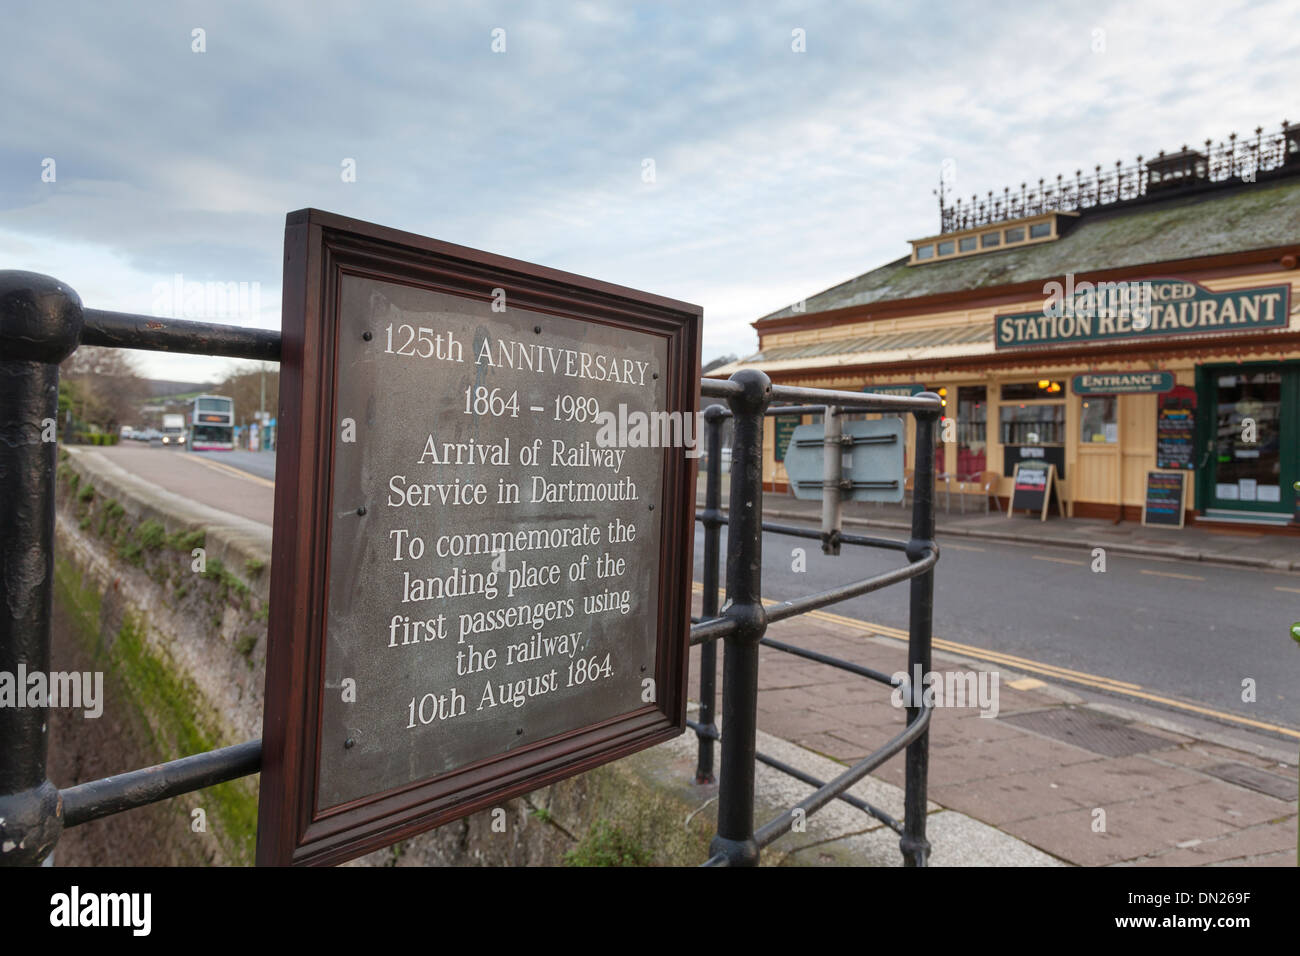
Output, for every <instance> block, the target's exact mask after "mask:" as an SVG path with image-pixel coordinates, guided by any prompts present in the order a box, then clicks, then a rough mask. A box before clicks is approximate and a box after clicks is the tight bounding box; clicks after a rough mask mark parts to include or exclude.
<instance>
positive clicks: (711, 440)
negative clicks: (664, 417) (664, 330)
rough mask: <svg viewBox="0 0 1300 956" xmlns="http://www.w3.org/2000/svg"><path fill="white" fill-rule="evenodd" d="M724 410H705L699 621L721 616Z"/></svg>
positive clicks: (706, 770) (703, 738)
mask: <svg viewBox="0 0 1300 956" xmlns="http://www.w3.org/2000/svg"><path fill="white" fill-rule="evenodd" d="M724 412H725V409H724V408H723V407H722V406H721V405H710V406H709V407H708V408H706V409H705V410H704V428H705V433H704V453H705V456H706V464H705V467H706V471H707V477H706V478H705V485H704V513H703V514H702V515H701V516H700V519H701V522H702V523H703V525H704V597H703V598H702V600H701V603H700V620H703V621H707V620H708V619H709V618H711V617H717V616H718V542H719V539H720V537H721V530H722V421H723V418H724V417H725V416H724ZM717 688H718V642H717V641H706V642H705V643H704V644H703V645H702V646H701V647H700V721H699V722H700V724H701V726H703V727H704V732H703V733H699V734H697V736H698V737H699V742H700V746H699V759H698V760H697V762H696V765H695V782H696V783H713V779H714V778H713V741H714V738H715V737H717V734H718V725H717V723H716V722H715V717H714V703H715V701H716V699H717V696H718V689H717Z"/></svg>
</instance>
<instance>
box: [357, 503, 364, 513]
mask: <svg viewBox="0 0 1300 956" xmlns="http://www.w3.org/2000/svg"><path fill="white" fill-rule="evenodd" d="M365 513H366V506H365V505H362V506H361V507H360V508H358V509H357V514H359V515H363V514H365Z"/></svg>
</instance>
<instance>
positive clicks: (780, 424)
mask: <svg viewBox="0 0 1300 956" xmlns="http://www.w3.org/2000/svg"><path fill="white" fill-rule="evenodd" d="M801 421H803V419H802V418H801V417H800V416H798V415H778V416H776V419H775V420H774V421H773V425H772V427H773V429H774V430H775V433H776V437H775V439H774V440H773V442H772V455H773V457H774V460H776V461H785V453H786V450H787V449H788V448H789V447H790V439H791V438H793V437H794V430H795V429H796V428H798V427H799V423H800V422H801Z"/></svg>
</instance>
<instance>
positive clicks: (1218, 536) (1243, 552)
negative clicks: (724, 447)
mask: <svg viewBox="0 0 1300 956" xmlns="http://www.w3.org/2000/svg"><path fill="white" fill-rule="evenodd" d="M727 490H728V482H727V480H726V476H725V475H724V476H723V482H722V499H723V507H724V508H725V507H726V503H727ZM696 502H697V505H698V506H699V507H701V508H702V507H704V481H703V478H701V479H700V482H699V485H698V488H697V494H696ZM936 504H937V511H936V514H935V525H936V527H937V529H938V535H939V538H940V541H942V539H943V538H944V537H947V536H952V537H970V538H984V539H987V540H992V541H1012V542H1024V543H1032V544H1039V545H1055V546H1058V547H1067V548H1081V549H1086V550H1089V551H1091V550H1092V549H1093V548H1098V547H1100V548H1106V549H1107V551H1114V552H1116V553H1120V554H1137V555H1149V556H1153V557H1161V558H1175V559H1179V560H1183V561H1209V562H1217V563H1219V564H1235V565H1242V566H1246V567H1257V568H1272V569H1273V570H1275V571H1300V537H1296V536H1294V535H1286V534H1269V533H1264V532H1258V531H1251V530H1249V529H1246V528H1243V529H1241V530H1238V529H1232V530H1231V531H1224V530H1219V529H1215V530H1209V529H1207V528H1201V527H1194V526H1191V525H1188V526H1187V527H1184V528H1158V527H1144V526H1143V525H1142V523H1141V522H1137V521H1125V522H1122V523H1120V524H1114V523H1112V522H1110V521H1101V520H1095V519H1087V518H1068V519H1067V518H1048V520H1047V521H1045V522H1044V521H1040V520H1038V519H1037V518H1034V517H1028V516H1026V515H1024V514H1016V515H1013V516H1011V517H1010V518H1008V517H1007V516H1006V514H1004V513H1002V512H1000V511H997V510H996V509H995V510H993V511H991V512H990V513H989V514H987V515H985V514H984V512H983V510H982V509H981V510H980V511H979V512H978V513H975V512H968V513H967V514H964V515H963V514H960V513H959V512H958V510H957V509H958V506H959V505H958V500H957V496H956V495H954V496H953V502H952V513H951V514H949V513H947V512H946V511H945V510H944V496H943V491H942V490H940V492H939V495H938V501H937V503H936ZM967 507H968V508H972V507H974V506H973V505H971V504H969V503H968V505H967ZM763 516H764V517H765V518H766V519H767V520H769V521H789V520H799V521H811V522H812V523H814V524H816V525H820V523H821V502H820V501H801V500H799V499H798V498H795V497H794V496H793V495H790V494H786V493H785V492H771V491H769V492H767V493H765V494H764V495H763ZM870 528H875V529H878V530H881V531H889V532H897V531H907V530H909V529H910V528H911V520H910V510H907V511H905V510H904V509H903V507H902V506H901V505H874V504H864V503H861V502H849V503H847V504H845V506H844V530H845V531H853V532H857V533H859V534H862V533H870V532H869V531H867V530H866V529H870ZM891 536H894V537H897V535H896V534H892V535H891Z"/></svg>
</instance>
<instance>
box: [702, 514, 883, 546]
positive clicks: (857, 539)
mask: <svg viewBox="0 0 1300 956" xmlns="http://www.w3.org/2000/svg"><path fill="white" fill-rule="evenodd" d="M721 521H722V523H723V524H726V523H727V519H726V518H723V519H721ZM763 530H764V531H770V532H772V533H773V534H785V535H790V536H791V537H795V538H812V539H813V540H815V541H820V540H821V537H822V533H821V530H820V529H818V528H804V527H801V526H799V525H793V524H779V523H777V522H775V521H764V522H763ZM840 543H841V544H855V545H858V546H859V547H864V548H883V549H884V550H886V551H906V550H907V542H906V541H899V540H897V539H896V538H875V537H872V536H871V535H866V534H850V533H847V532H843V531H842V532H840Z"/></svg>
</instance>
